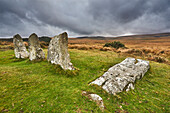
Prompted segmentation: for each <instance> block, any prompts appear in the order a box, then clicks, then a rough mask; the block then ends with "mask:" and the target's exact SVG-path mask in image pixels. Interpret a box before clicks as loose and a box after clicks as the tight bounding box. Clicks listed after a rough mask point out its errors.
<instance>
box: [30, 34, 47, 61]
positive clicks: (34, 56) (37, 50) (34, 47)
mask: <svg viewBox="0 0 170 113" xmlns="http://www.w3.org/2000/svg"><path fill="white" fill-rule="evenodd" d="M28 41H29V52H30V54H29V59H30V60H31V61H32V60H41V59H44V58H45V54H44V52H43V49H42V48H41V46H40V43H39V39H38V36H37V35H36V34H35V33H33V34H31V35H30V37H29V39H28Z"/></svg>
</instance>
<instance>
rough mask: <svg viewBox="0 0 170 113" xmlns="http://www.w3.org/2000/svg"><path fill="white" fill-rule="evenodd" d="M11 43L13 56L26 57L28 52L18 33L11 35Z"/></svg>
mask: <svg viewBox="0 0 170 113" xmlns="http://www.w3.org/2000/svg"><path fill="white" fill-rule="evenodd" d="M13 43H14V52H15V57H16V58H28V56H29V53H28V51H27V49H26V47H25V44H24V43H23V40H22V38H21V36H20V35H19V34H17V35H15V36H14V37H13Z"/></svg>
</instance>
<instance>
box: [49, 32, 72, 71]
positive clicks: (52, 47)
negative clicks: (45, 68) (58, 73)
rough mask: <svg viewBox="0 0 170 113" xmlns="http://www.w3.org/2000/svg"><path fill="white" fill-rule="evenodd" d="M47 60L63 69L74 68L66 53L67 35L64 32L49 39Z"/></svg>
mask: <svg viewBox="0 0 170 113" xmlns="http://www.w3.org/2000/svg"><path fill="white" fill-rule="evenodd" d="M47 60H48V61H49V62H51V63H52V64H58V65H60V66H61V67H62V68H63V69H64V70H68V69H69V70H74V67H73V65H72V63H71V62H70V55H69V53H68V35H67V33H66V32H64V33H62V34H60V35H58V36H55V37H54V38H52V39H51V41H50V44H49V46H48V56H47Z"/></svg>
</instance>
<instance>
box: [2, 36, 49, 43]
mask: <svg viewBox="0 0 170 113" xmlns="http://www.w3.org/2000/svg"><path fill="white" fill-rule="evenodd" d="M39 40H40V41H44V42H50V40H51V37H48V36H42V37H39ZM0 41H7V42H13V38H0ZM23 41H25V42H28V38H23Z"/></svg>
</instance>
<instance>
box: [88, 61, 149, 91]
mask: <svg viewBox="0 0 170 113" xmlns="http://www.w3.org/2000/svg"><path fill="white" fill-rule="evenodd" d="M149 68H150V66H149V62H148V61H144V60H141V59H137V60H136V59H135V58H126V59H125V60H124V61H122V62H121V63H119V64H116V65H114V66H113V67H111V68H110V69H109V70H108V71H107V72H105V73H104V74H103V75H102V76H101V77H99V78H97V79H96V80H95V81H93V82H91V83H90V84H96V85H98V86H101V87H102V88H103V89H104V90H105V91H107V92H108V93H110V94H116V93H119V92H122V91H123V90H125V91H129V90H130V89H134V83H135V81H136V80H137V79H141V78H142V77H143V76H144V74H145V73H146V72H147V71H148V69H149Z"/></svg>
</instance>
